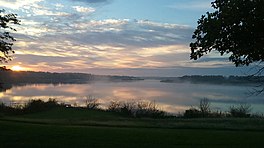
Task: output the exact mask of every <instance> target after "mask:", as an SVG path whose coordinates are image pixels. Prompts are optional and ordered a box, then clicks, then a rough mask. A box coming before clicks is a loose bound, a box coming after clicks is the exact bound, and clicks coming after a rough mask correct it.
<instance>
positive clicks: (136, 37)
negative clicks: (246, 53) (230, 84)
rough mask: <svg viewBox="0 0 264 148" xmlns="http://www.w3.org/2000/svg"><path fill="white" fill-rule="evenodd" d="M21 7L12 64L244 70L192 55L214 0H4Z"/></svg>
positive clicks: (145, 72)
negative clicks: (198, 29)
mask: <svg viewBox="0 0 264 148" xmlns="http://www.w3.org/2000/svg"><path fill="white" fill-rule="evenodd" d="M0 4H1V5H0V9H5V10H6V13H16V14H17V15H18V18H19V19H20V20H21V25H20V26H14V27H15V28H16V29H17V32H13V34H12V35H13V36H14V37H15V38H16V39H17V41H16V42H15V43H14V46H13V49H14V50H15V54H13V60H12V61H10V62H8V63H3V64H2V65H5V66H7V67H8V68H12V67H13V69H17V70H19V69H21V70H33V71H50V72H85V73H93V74H103V75H135V76H181V75H194V74H201V75H243V74H244V73H246V71H245V69H244V68H235V67H234V66H233V64H232V63H230V62H229V61H228V56H222V57H221V56H219V54H218V53H211V54H208V55H206V56H205V57H203V58H201V59H199V60H197V61H193V60H190V48H189V44H190V42H191V41H192V39H191V36H192V33H193V31H194V29H195V27H196V26H197V20H198V19H199V18H200V17H201V15H202V14H205V13H206V12H207V11H213V9H212V8H211V0H188V1H186V0H133V1H132V0H27V1H18V0H0Z"/></svg>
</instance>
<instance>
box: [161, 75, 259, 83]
mask: <svg viewBox="0 0 264 148" xmlns="http://www.w3.org/2000/svg"><path fill="white" fill-rule="evenodd" d="M259 81H264V76H228V77H225V76H221V75H216V76H213V75H212V76H210V75H209V76H201V75H191V76H182V77H175V78H168V79H163V80H161V82H166V83H182V82H191V83H209V84H254V83H258V82H259Z"/></svg>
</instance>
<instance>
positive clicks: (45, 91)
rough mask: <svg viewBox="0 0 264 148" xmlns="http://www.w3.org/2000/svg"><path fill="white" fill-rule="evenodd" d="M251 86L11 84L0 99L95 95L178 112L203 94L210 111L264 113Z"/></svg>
mask: <svg viewBox="0 0 264 148" xmlns="http://www.w3.org/2000/svg"><path fill="white" fill-rule="evenodd" d="M254 88H255V87H253V86H238V85H214V84H192V83H161V82H159V80H143V81H132V82H94V83H89V84H60V85H53V84H34V85H25V86H13V87H12V88H11V89H8V90H6V91H5V92H0V102H4V103H6V104H16V103H18V104H21V103H25V102H27V101H28V100H31V99H43V100H48V98H54V99H56V100H58V101H59V102H64V103H67V104H75V105H78V106H82V105H85V100H86V99H87V98H96V99H98V100H99V102H100V103H101V104H102V106H103V107H105V106H107V104H108V103H109V102H110V101H114V100H118V101H133V100H136V101H137V100H149V101H155V102H156V103H157V104H158V106H159V107H160V108H161V109H163V110H165V111H168V112H171V113H179V112H183V111H184V110H185V109H188V108H190V107H191V106H197V105H198V104H199V101H200V100H201V99H202V98H205V97H206V98H208V99H209V100H210V102H211V105H212V109H214V110H222V111H227V110H228V108H229V107H230V106H232V105H236V104H240V103H248V104H251V106H252V109H253V110H252V112H254V113H256V112H257V113H264V99H263V95H257V96H253V95H250V94H249V92H250V91H252V90H253V89H254Z"/></svg>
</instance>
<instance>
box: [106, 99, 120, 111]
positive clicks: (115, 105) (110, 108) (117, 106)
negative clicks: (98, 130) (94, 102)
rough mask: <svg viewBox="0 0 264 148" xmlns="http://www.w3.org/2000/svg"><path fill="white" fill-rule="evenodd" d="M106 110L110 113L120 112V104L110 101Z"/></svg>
mask: <svg viewBox="0 0 264 148" xmlns="http://www.w3.org/2000/svg"><path fill="white" fill-rule="evenodd" d="M107 110H108V111H112V112H120V111H121V102H119V101H111V102H110V104H109V106H108V108H107Z"/></svg>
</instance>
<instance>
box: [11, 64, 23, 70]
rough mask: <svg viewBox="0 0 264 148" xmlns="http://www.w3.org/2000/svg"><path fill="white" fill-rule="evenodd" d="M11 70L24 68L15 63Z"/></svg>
mask: <svg viewBox="0 0 264 148" xmlns="http://www.w3.org/2000/svg"><path fill="white" fill-rule="evenodd" d="M11 70H13V71H22V70H24V68H23V67H21V66H19V65H15V66H13V67H11Z"/></svg>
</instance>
